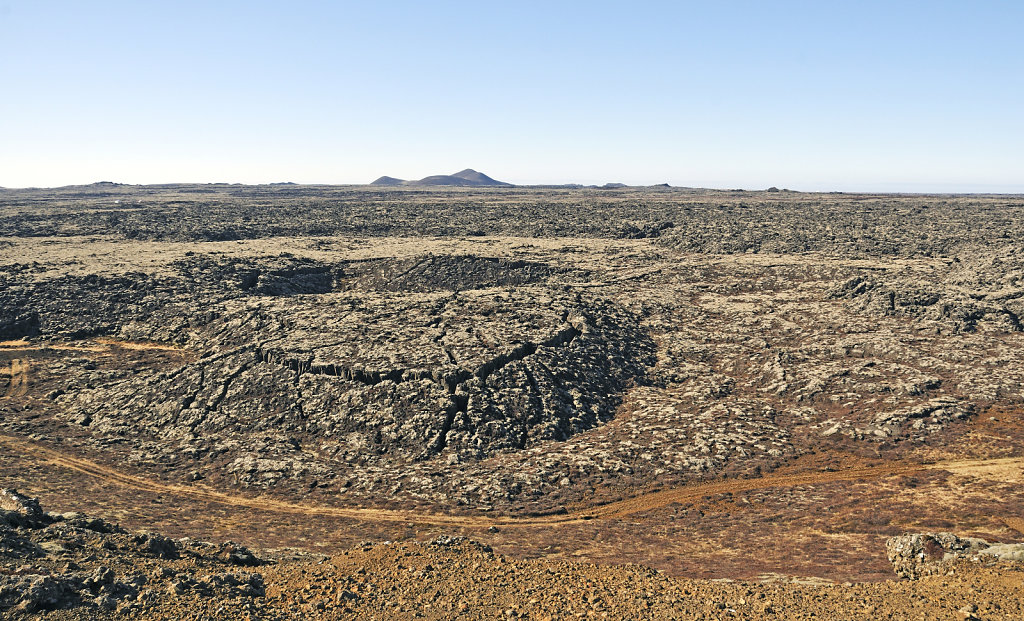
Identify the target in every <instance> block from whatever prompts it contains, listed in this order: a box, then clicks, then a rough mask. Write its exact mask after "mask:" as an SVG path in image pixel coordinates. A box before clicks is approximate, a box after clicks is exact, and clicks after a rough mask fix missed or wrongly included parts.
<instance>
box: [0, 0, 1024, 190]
mask: <svg viewBox="0 0 1024 621" xmlns="http://www.w3.org/2000/svg"><path fill="white" fill-rule="evenodd" d="M1022 27H1024V2H1019V1H985V0H980V1H976V2H948V1H931V2H924V1H922V2H907V1H899V0H894V1H889V2H875V1H863V2H842V3H839V2H821V1H820V0H818V1H813V2H810V1H808V2H794V1H775V2H772V1H762V2H737V1H728V0H724V1H719V2H710V1H709V2H643V1H637V2H631V3H628V4H627V3H625V2H600V1H597V2H557V1H551V2H530V1H525V2H516V3H511V2H502V3H486V2H476V3H469V2H375V3H374V2H359V3H355V2H306V1H301V0H295V1H291V2H259V1H248V2H236V1H222V2H196V1H189V0H186V1H178V2H138V1H134V2H128V1H123V2H119V1H103V0H96V1H93V2H71V1H62V0H32V1H29V0H0V93H2V96H0V186H5V187H25V186H58V185H68V184H78V183H90V182H94V181H101V180H107V181H117V182H123V183H165V182H241V183H267V182H275V181H294V182H298V183H367V182H369V181H372V180H373V179H375V178H376V177H378V176H380V175H391V176H394V177H401V178H419V177H423V176H426V175H430V174H442V173H452V172H455V171H457V170H460V169H463V168H467V167H470V168H475V169H476V170H479V171H482V172H485V173H487V174H488V175H490V176H492V177H495V178H497V179H500V180H503V181H508V182H512V183H520V184H539V183H606V182H623V183H628V184H637V185H641V184H655V183H663V182H665V183H670V184H672V185H677V186H692V187H718V188H748V189H756V188H763V187H767V186H771V185H774V186H778V187H787V188H791V189H797V190H845V191H871V190H877V191H907V192H929V191H934V192H1024V148H1022V147H1024V36H1021V34H1020V31H1021V29H1022Z"/></svg>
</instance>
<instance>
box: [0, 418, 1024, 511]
mask: <svg viewBox="0 0 1024 621" xmlns="http://www.w3.org/2000/svg"><path fill="white" fill-rule="evenodd" d="M0 444H2V445H5V446H7V447H8V448H10V449H11V450H15V451H20V452H22V453H23V454H26V455H33V456H34V457H36V458H38V459H41V460H44V461H46V462H48V463H51V464H53V465H55V466H58V467H61V468H67V469H70V470H74V471H76V472H80V473H82V474H85V475H88V476H90V477H94V478H97V479H100V480H102V481H104V482H107V483H113V484H115V485H120V486H123V487H127V488H129V489H134V490H139V491H146V492H152V493H157V494H165V495H168V496H172V497H175V496H176V497H179V498H193V499H197V500H204V501H208V502H215V503H219V504H224V505H230V506H236V507H250V508H254V509H260V510H264V511H273V512H277V513H287V514H299V515H328V516H335V517H343V518H349V519H355V520H372V521H384V522H413V523H419V524H431V525H438V526H466V527H487V526H506V527H529V526H550V525H557V524H574V523H580V522H584V521H589V520H607V519H619V518H624V517H627V516H630V515H634V514H637V513H642V512H645V511H651V510H654V509H659V508H661V507H665V506H668V505H671V504H673V503H676V502H684V501H691V502H692V501H695V500H699V499H701V498H704V497H705V496H714V495H719V494H725V493H738V492H748V491H753V490H761V489H769V488H787V487H796V486H801V485H817V484H822V483H831V482H836V481H863V480H870V479H878V478H882V477H888V476H894V475H903V474H912V473H915V472H923V471H929V470H954V471H957V470H965V469H969V470H970V471H972V472H974V473H983V472H984V471H987V470H992V469H995V470H1005V469H1006V468H1008V467H1016V468H1024V457H1005V458H1000V459H974V460H957V461H942V462H935V463H930V464H887V465H880V466H872V467H864V468H852V469H847V470H838V471H831V472H803V473H793V474H769V475H766V476H763V477H759V478H756V479H727V480H722V481H714V482H709V483H698V484H694V485H687V486H684V487H679V488H674V489H668V490H662V491H656V492H650V493H645V494H641V495H639V496H635V497H633V498H627V499H625V500H620V501H617V502H612V503H608V504H605V505H600V506H597V507H593V508H588V509H586V510H585V511H580V512H576V513H569V514H560V515H543V516H529V517H483V516H460V515H444V514H440V513H424V512H417V511H397V510H389V509H373V508H347V507H322V506H321V507H316V506H304V505H299V504H294V503H289V502H284V501H280V500H273V499H268V498H246V497H243V496H232V495H229V494H224V493H222V492H217V491H213V490H210V489H207V488H204V487H202V486H198V485H193V486H183V485H169V484H165V483H159V482H155V481H149V480H146V479H144V478H141V477H137V476H134V475H130V474H126V473H123V472H120V471H118V470H116V469H114V468H110V467H107V466H103V465H101V464H97V463H95V462H92V461H89V460H86V459H80V458H77V457H71V456H69V455H65V454H63V453H61V452H60V451H57V450H54V449H51V448H48V447H45V446H42V445H40V444H37V443H34V442H29V441H27V440H23V439H20V438H14V437H10V436H5V435H0Z"/></svg>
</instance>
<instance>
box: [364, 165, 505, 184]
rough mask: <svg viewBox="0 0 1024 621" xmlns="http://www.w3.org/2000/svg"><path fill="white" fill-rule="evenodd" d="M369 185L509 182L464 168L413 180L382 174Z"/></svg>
mask: <svg viewBox="0 0 1024 621" xmlns="http://www.w3.org/2000/svg"><path fill="white" fill-rule="evenodd" d="M370 185H390V186H394V185H406V186H427V185H454V186H462V187H485V186H511V185H512V184H511V183H505V182H504V181H497V180H495V179H492V178H490V177H488V176H487V175H485V174H483V173H482V172H477V171H475V170H473V169H472V168H467V169H466V170H460V171H459V172H457V173H455V174H454V175H430V176H429V177H424V178H422V179H417V180H413V181H405V180H402V179H396V178H395V177H388V176H384V177H381V178H379V179H377V180H376V181H374V182H373V183H372V184H370Z"/></svg>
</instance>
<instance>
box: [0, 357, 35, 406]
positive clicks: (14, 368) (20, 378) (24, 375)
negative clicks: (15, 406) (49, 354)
mask: <svg viewBox="0 0 1024 621" xmlns="http://www.w3.org/2000/svg"><path fill="white" fill-rule="evenodd" d="M28 368H29V365H28V363H27V362H25V361H24V360H21V359H20V358H14V359H13V360H11V370H10V374H11V383H10V385H8V387H7V393H6V394H5V395H4V397H22V396H24V395H25V393H27V392H28Z"/></svg>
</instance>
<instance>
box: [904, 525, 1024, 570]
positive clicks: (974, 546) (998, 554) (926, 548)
mask: <svg viewBox="0 0 1024 621" xmlns="http://www.w3.org/2000/svg"><path fill="white" fill-rule="evenodd" d="M885 550H886V555H887V556H888V558H889V562H891V563H892V565H893V569H894V570H895V572H896V575H898V576H900V577H903V578H911V579H916V578H920V577H922V576H929V575H935V574H945V573H948V572H949V571H950V570H951V568H952V567H953V565H954V564H955V563H957V562H961V561H972V562H975V563H993V562H998V561H1002V562H1017V561H1024V543H1004V544H992V543H989V542H988V541H985V540H984V539H977V538H973V537H958V536H957V535H954V534H952V533H921V534H914V535H902V536H899V537H892V538H890V539H889V540H888V541H886V544H885Z"/></svg>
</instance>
